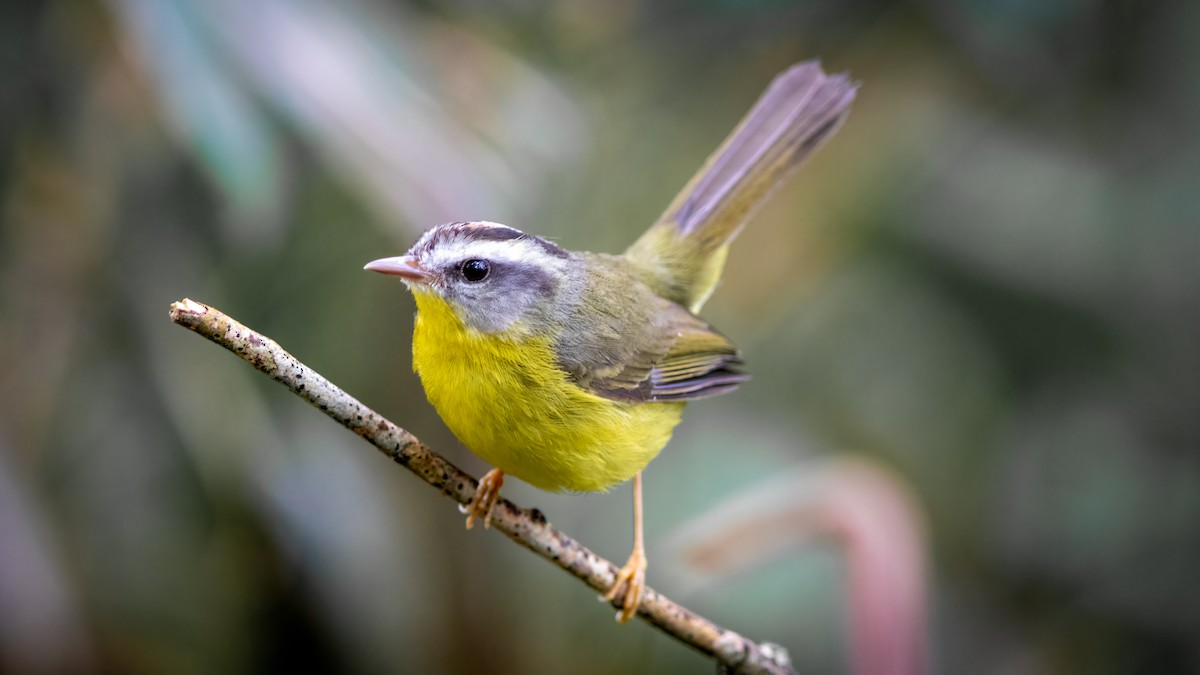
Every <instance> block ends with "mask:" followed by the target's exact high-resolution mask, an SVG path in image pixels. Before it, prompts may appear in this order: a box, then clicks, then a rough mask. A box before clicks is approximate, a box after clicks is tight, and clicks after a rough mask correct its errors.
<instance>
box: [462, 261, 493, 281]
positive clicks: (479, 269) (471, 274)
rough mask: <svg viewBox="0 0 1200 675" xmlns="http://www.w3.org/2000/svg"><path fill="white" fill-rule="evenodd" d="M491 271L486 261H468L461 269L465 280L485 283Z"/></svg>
mask: <svg viewBox="0 0 1200 675" xmlns="http://www.w3.org/2000/svg"><path fill="white" fill-rule="evenodd" d="M490 270H491V268H490V267H488V263H487V261H486V260H468V261H466V262H465V263H463V264H462V268H461V269H460V271H461V272H462V275H463V278H464V279H466V280H467V281H483V280H484V279H486V278H487V275H488V272H489V271H490Z"/></svg>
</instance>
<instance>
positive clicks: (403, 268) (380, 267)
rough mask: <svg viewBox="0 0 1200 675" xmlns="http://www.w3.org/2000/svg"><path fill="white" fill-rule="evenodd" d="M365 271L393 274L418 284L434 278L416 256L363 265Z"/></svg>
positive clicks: (373, 261) (398, 257)
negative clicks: (423, 267) (422, 266)
mask: <svg viewBox="0 0 1200 675" xmlns="http://www.w3.org/2000/svg"><path fill="white" fill-rule="evenodd" d="M363 269H364V270H371V271H372V272H379V273H380V274H391V275H393V276H397V277H400V278H401V279H403V280H405V281H415V282H417V283H425V282H427V281H429V278H430V277H431V276H432V275H431V274H430V273H429V272H428V271H426V270H424V269H422V268H421V263H419V262H417V258H416V256H411V255H399V256H396V257H394V258H380V259H379V260H372V261H371V262H369V263H367V264H366V265H363Z"/></svg>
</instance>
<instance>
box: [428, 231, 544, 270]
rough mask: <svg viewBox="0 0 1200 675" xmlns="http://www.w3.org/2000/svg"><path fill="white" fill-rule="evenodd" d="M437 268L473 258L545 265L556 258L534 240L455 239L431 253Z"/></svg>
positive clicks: (432, 260) (442, 244)
mask: <svg viewBox="0 0 1200 675" xmlns="http://www.w3.org/2000/svg"><path fill="white" fill-rule="evenodd" d="M429 257H430V260H429V262H430V263H432V265H433V266H435V267H440V266H442V265H446V264H450V263H458V262H462V261H464V260H470V259H472V258H483V259H487V260H498V261H504V262H513V263H543V264H544V263H545V262H546V261H549V260H552V259H553V258H554V256H551V255H548V254H547V253H546V252H545V251H544V250H542V246H541V244H539V243H538V242H537V241H534V240H533V239H506V240H503V241H489V240H478V239H476V240H467V239H464V238H455V239H451V240H448V241H444V242H442V243H441V244H440V245H438V246H437V247H435V248H434V249H433V250H432V251H430V252H429Z"/></svg>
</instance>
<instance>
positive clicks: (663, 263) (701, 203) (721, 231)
mask: <svg viewBox="0 0 1200 675" xmlns="http://www.w3.org/2000/svg"><path fill="white" fill-rule="evenodd" d="M857 89H858V86H857V85H856V84H853V83H851V82H850V80H849V79H848V78H847V77H846V76H845V75H844V74H839V75H826V74H825V73H824V72H823V71H822V70H821V66H820V65H819V64H818V63H817V62H815V61H808V62H805V63H801V64H797V65H795V66H792V67H791V68H789V69H788V70H786V71H784V72H783V73H781V74H780V75H778V76H777V77H776V78H775V80H774V81H773V82H771V86H769V87H767V90H766V91H765V92H763V95H762V96H761V97H759V99H758V102H757V103H755V104H754V107H753V108H751V109H750V112H749V113H747V114H746V116H745V117H744V118H742V121H741V123H740V124H738V126H737V128H736V129H734V130H733V133H731V134H730V135H729V137H728V138H726V139H725V142H724V143H722V144H721V147H719V148H717V151H716V152H714V153H713V154H712V156H711V157H709V158H708V161H707V162H705V164H704V166H703V167H702V168H701V169H700V171H699V172H698V173H697V174H696V175H695V176H694V177H693V178H692V180H691V181H689V182H688V184H687V185H686V186H685V187H684V188H683V191H682V192H680V193H679V195H678V196H677V197H676V198H675V201H673V202H671V205H670V206H669V207H668V208H667V210H666V212H665V213H663V215H662V216H661V217H659V219H658V222H656V223H655V224H654V225H653V226H651V228H650V229H649V230H647V231H646V233H645V234H643V235H642V236H641V238H639V239H638V240H637V241H636V242H634V244H633V245H632V246H630V247H629V250H627V251H626V252H625V256H626V257H627V258H628V259H629V260H630V261H631V262H633V263H634V265H636V266H637V267H638V268H639V269H641V270H643V272H645V273H646V275H647V277H648V278H649V280H650V282H651V284H652V285H653V286H654V288H655V290H656V291H657V292H658V293H659V294H660V295H662V296H663V297H665V298H668V299H670V300H673V301H675V302H677V303H679V304H681V305H683V306H684V307H687V308H688V309H690V310H691V311H693V312H697V311H699V309H700V306H701V305H703V304H704V301H705V300H707V299H708V296H709V295H710V294H712V292H713V289H714V288H715V287H716V285H717V280H718V279H719V278H720V276H721V270H722V269H723V268H724V266H725V256H726V254H727V252H728V250H729V243H730V242H731V241H733V238H734V237H736V236H737V235H738V232H740V231H741V229H742V227H743V226H744V225H745V224H746V221H747V220H749V219H750V217H751V216H752V215H753V214H754V213H755V212H756V211H757V210H758V208H759V206H761V205H762V204H763V203H764V202H765V201H766V200H767V197H769V196H770V194H771V192H772V191H773V190H775V188H777V187H778V186H779V185H780V184H781V183H783V181H784V179H785V178H787V177H788V175H790V174H791V172H792V171H793V170H794V169H795V168H796V167H797V166H799V165H800V164H801V162H803V161H804V160H805V159H806V158H807V157H808V156H809V155H810V154H812V152H813V151H814V150H816V149H817V148H818V147H820V145H821V144H822V143H824V142H825V141H826V140H827V139H828V138H829V137H830V136H832V135H833V134H834V132H836V131H837V130H838V127H840V126H841V124H842V122H843V121H844V120H845V119H846V115H847V113H848V112H849V108H850V103H851V102H852V101H853V100H854V95H855V92H856V91H857Z"/></svg>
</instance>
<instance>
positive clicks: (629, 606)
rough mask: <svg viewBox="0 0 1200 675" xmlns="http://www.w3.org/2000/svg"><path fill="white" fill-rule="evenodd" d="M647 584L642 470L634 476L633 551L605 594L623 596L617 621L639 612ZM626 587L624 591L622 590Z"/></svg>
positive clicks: (608, 599) (606, 596) (606, 599)
mask: <svg viewBox="0 0 1200 675" xmlns="http://www.w3.org/2000/svg"><path fill="white" fill-rule="evenodd" d="M645 585H646V548H645V546H643V544H642V472H641V471H639V472H637V474H636V475H635V476H634V477H633V553H630V554H629V562H627V563H625V566H624V567H622V568H621V569H620V570H618V571H617V578H616V579H614V580H613V585H612V587H611V588H609V589H608V593H606V594H605V595H604V600H605V601H606V602H612V601H613V600H616V599H617V598H618V597H620V598H621V600H620V604H621V611H620V612H618V613H617V621H619V622H621V623H625V622H626V621H629V620H630V619H632V618H633V615H634V614H637V609H638V605H639V604H641V602H642V588H643V587H645ZM622 589H624V593H622V592H621V590H622Z"/></svg>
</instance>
